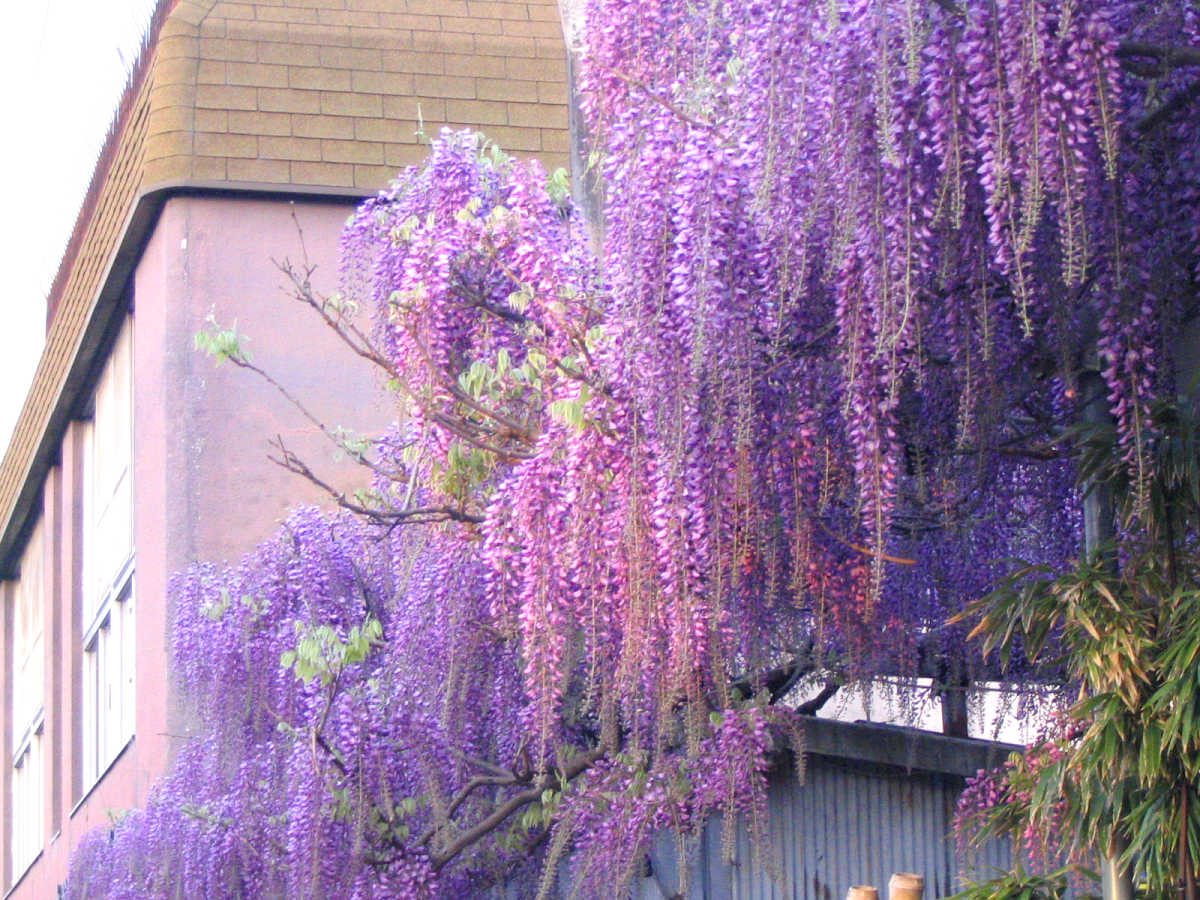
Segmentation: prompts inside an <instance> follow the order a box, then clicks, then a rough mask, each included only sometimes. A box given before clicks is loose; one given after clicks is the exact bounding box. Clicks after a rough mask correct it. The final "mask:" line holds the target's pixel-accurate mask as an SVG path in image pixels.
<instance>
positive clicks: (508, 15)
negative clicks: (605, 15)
mask: <svg viewBox="0 0 1200 900" xmlns="http://www.w3.org/2000/svg"><path fill="white" fill-rule="evenodd" d="M566 102H567V98H566V62H565V51H564V47H563V41H562V33H561V29H560V26H559V23H558V12H557V5H556V3H555V2H553V0H530V2H524V3H514V2H474V0H471V2H464V0H287V2H277V3H268V2H258V3H236V2H226V0H220V2H215V3H213V2H211V0H181V2H180V4H179V6H178V7H177V8H176V10H175V12H174V13H172V15H171V16H170V17H169V18H168V20H167V22H166V24H165V26H164V29H163V34H162V37H161V38H160V40H159V59H158V61H157V62H156V65H155V84H154V87H153V89H152V91H151V96H150V104H151V109H150V124H149V135H148V137H147V143H146V157H147V160H146V174H145V179H146V182H147V183H148V184H154V183H167V182H171V181H174V180H178V179H184V178H190V179H198V180H204V181H231V182H264V183H268V184H290V185H312V186H323V187H343V188H351V189H357V190H363V191H370V190H374V189H377V188H379V187H381V186H382V185H383V184H385V183H386V182H387V179H388V178H389V177H391V175H392V174H394V173H395V171H396V170H397V169H399V168H401V167H403V166H406V165H409V164H411V163H414V162H416V161H418V160H419V159H420V158H421V157H422V156H423V154H424V150H423V147H422V139H421V138H420V137H419V136H418V134H417V132H418V131H419V130H421V129H422V128H423V130H424V133H425V134H426V135H436V134H437V132H438V130H439V129H440V128H441V127H443V126H444V125H450V126H453V127H466V126H471V127H475V128H480V129H482V130H483V131H485V132H486V133H487V134H488V136H489V137H491V138H492V139H493V140H495V141H496V142H497V143H498V144H500V146H501V147H503V148H504V149H505V150H508V151H511V152H515V153H520V154H533V155H537V156H539V157H540V158H541V159H542V160H543V162H545V163H546V164H547V165H548V166H550V167H554V166H560V165H565V164H566V153H567V132H566V121H567V108H566Z"/></svg>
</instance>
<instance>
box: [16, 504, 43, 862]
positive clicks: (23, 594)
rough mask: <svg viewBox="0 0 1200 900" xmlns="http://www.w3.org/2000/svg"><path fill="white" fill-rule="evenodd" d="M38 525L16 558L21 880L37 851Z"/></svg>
mask: <svg viewBox="0 0 1200 900" xmlns="http://www.w3.org/2000/svg"><path fill="white" fill-rule="evenodd" d="M42 585H43V578H42V526H41V524H40V523H39V524H38V525H37V527H35V528H34V530H33V534H32V535H31V536H30V539H29V543H28V544H27V545H26V546H25V552H24V554H23V555H22V557H21V571H20V578H19V580H18V581H17V584H16V589H15V592H14V601H15V603H14V607H15V608H14V609H13V652H12V704H13V748H12V750H13V772H12V862H13V875H14V877H20V876H21V875H22V874H23V873H24V871H25V870H26V869H27V868H29V866H30V864H31V863H32V862H33V861H34V860H35V859H36V858H37V855H38V853H39V852H41V849H42V831H43V807H44V805H45V786H44V783H43V780H42V778H43V776H42V770H43V757H42V720H43V693H44V687H45V680H44V672H45V665H46V650H45V646H46V645H45V640H44V638H43V630H44V629H43V627H42V621H43V616H42V610H43V607H44V592H43V590H42Z"/></svg>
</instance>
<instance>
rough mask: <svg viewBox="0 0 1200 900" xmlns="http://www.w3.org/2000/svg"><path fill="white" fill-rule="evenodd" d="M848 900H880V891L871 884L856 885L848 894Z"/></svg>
mask: <svg viewBox="0 0 1200 900" xmlns="http://www.w3.org/2000/svg"><path fill="white" fill-rule="evenodd" d="M846 900H879V891H877V890H875V888H873V887H871V886H870V885H869V884H856V885H855V886H854V887H852V888H850V891H849V893H847V894H846Z"/></svg>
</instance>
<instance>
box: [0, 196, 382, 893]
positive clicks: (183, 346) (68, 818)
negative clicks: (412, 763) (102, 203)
mask: <svg viewBox="0 0 1200 900" xmlns="http://www.w3.org/2000/svg"><path fill="white" fill-rule="evenodd" d="M351 208H352V207H351V206H349V205H348V204H345V203H324V202H308V203H295V204H292V203H288V202H283V201H279V200H271V199H250V198H247V197H244V196H237V195H230V196H226V197H202V196H181V197H175V198H173V199H171V200H169V201H167V203H166V204H165V206H164V207H163V210H162V212H161V214H160V216H159V219H158V222H157V224H156V226H155V228H154V230H153V233H152V236H151V238H150V241H149V243H148V244H147V246H146V248H145V251H144V252H143V254H142V257H141V260H140V261H139V263H138V265H137V267H136V270H135V274H134V278H133V281H132V298H133V315H132V320H131V321H132V327H133V329H134V333H133V338H134V373H135V375H134V460H133V472H134V476H133V477H134V547H135V553H136V571H135V575H134V583H135V591H136V594H137V603H138V608H137V613H136V622H137V625H136V628H137V679H136V684H137V722H136V728H135V734H134V737H133V739H132V741H131V742H130V743H129V744H128V745H127V746H126V748H125V750H124V751H123V752H122V753H121V755H120V756H119V757H118V758H117V760H116V761H115V762H114V763H113V765H112V766H111V768H110V769H109V770H108V772H107V773H106V774H105V775H104V776H103V777H102V778H101V779H100V781H99V782H98V783H97V784H96V785H95V786H94V787H93V788H92V789H91V790H90V792H88V793H87V794H86V796H84V790H85V788H86V786H85V785H84V784H83V783H82V774H81V772H80V770H79V765H78V761H77V756H78V754H76V753H75V752H74V751H73V748H74V747H75V746H76V745H77V744H78V743H79V737H78V728H79V727H80V725H79V723H80V710H81V708H82V704H81V683H82V676H81V661H82V648H81V646H80V619H79V609H80V585H81V582H82V565H81V559H82V533H81V527H80V522H81V514H80V501H79V498H80V496H81V494H82V491H81V490H80V478H81V474H82V469H81V465H82V449H83V444H82V440H81V437H82V425H81V424H80V423H75V424H72V425H71V426H70V427H69V428H68V430H67V433H66V436H65V438H64V440H63V442H62V447H61V454H60V459H61V461H60V463H59V464H58V465H57V466H55V467H54V468H53V469H52V470H51V472H50V475H49V477H48V478H47V481H46V487H45V490H44V495H43V503H42V516H43V523H44V524H43V528H44V533H45V535H46V541H45V543H46V547H47V550H46V557H47V591H46V604H47V606H46V609H45V614H44V615H45V629H46V636H47V640H46V642H45V643H46V647H47V659H46V694H45V696H46V726H45V728H46V730H45V736H46V738H45V743H44V746H45V747H46V752H47V759H46V767H45V771H46V815H45V829H44V830H45V834H44V849H43V852H42V857H41V858H40V859H39V860H38V861H37V862H36V863H35V864H34V865H33V866H32V867H31V868H30V869H29V870H28V871H27V872H26V873H25V874H24V876H23V877H22V878H21V881H20V883H19V885H18V886H17V888H16V890H15V891H14V892H13V893H12V895H11V896H12V897H15V898H20V900H24V898H46V897H54V896H55V894H56V889H57V886H58V884H59V883H60V882H61V881H62V880H63V878H64V877H65V875H66V871H67V864H68V860H69V853H70V849H71V847H73V846H74V845H75V843H77V841H78V840H79V838H80V837H81V836H82V835H83V834H84V833H86V832H87V831H89V830H91V829H92V828H96V827H100V826H104V825H106V824H108V823H109V821H110V813H119V812H120V811H122V810H125V809H129V808H130V807H135V806H140V805H143V804H144V803H145V802H146V799H147V797H148V796H149V794H150V791H151V788H152V786H153V784H154V781H155V779H156V778H157V776H158V775H160V774H161V773H162V771H163V770H164V768H165V766H166V764H167V761H168V760H169V759H170V756H171V752H172V748H173V745H174V744H175V743H176V740H177V738H178V737H179V736H180V735H182V734H184V733H185V732H186V729H187V724H188V723H187V720H186V716H185V715H184V714H182V713H181V712H180V710H179V703H178V698H177V697H175V696H173V695H172V692H171V688H170V686H171V675H170V671H169V657H168V646H169V640H170V622H171V611H170V602H169V598H168V596H167V583H168V579H169V578H170V576H171V574H172V573H174V572H176V571H178V570H180V569H182V568H184V567H186V566H187V565H188V564H189V563H191V562H193V561H197V560H212V561H223V560H229V561H234V562H236V560H237V559H238V558H239V557H240V556H241V555H242V554H243V553H245V552H247V551H249V550H251V549H252V548H253V547H254V546H255V545H256V544H257V543H258V542H259V541H261V540H262V539H263V538H265V537H267V536H268V535H269V534H271V533H272V532H273V531H274V529H275V527H276V524H277V522H278V521H279V519H280V518H282V517H283V516H284V515H285V514H286V513H287V511H288V510H289V509H290V508H292V507H294V506H295V505H298V504H300V503H313V502H316V503H321V504H323V505H326V506H331V505H332V503H331V501H330V500H329V498H328V497H324V496H322V495H321V493H320V492H319V491H318V490H317V489H316V488H314V487H312V486H311V485H309V484H308V483H307V482H304V481H303V480H301V479H299V478H298V477H297V476H295V475H291V474H289V473H287V472H285V471H284V470H282V469H280V468H279V467H278V466H276V465H274V464H273V463H271V462H270V461H269V460H268V459H267V453H268V449H269V448H268V446H267V440H268V439H269V438H271V437H274V436H276V435H279V436H282V437H283V439H284V440H285V442H286V443H287V444H288V446H289V448H291V449H293V450H294V451H295V452H297V453H298V454H300V455H301V456H302V457H303V458H305V459H306V460H307V461H310V463H311V464H312V465H313V467H314V469H317V470H319V471H323V472H324V474H326V475H329V476H330V477H331V478H332V479H333V480H334V481H335V482H340V483H342V484H349V483H351V482H354V483H361V481H360V479H361V478H362V475H360V471H361V470H360V469H359V467H356V466H352V465H351V464H349V463H347V462H345V461H344V460H343V461H340V462H339V461H337V460H335V459H334V456H335V448H334V447H333V445H332V444H330V443H329V442H328V440H327V439H326V438H324V437H323V436H322V435H321V434H320V433H319V431H318V429H317V428H316V426H314V425H312V424H311V423H310V422H308V421H306V420H305V419H304V417H303V416H302V415H301V414H300V413H299V412H298V411H296V410H295V409H294V408H293V407H292V406H291V405H290V404H289V403H288V402H287V401H286V400H285V399H284V398H283V397H282V396H280V394H279V393H278V392H277V391H276V390H275V389H274V388H273V387H271V386H270V385H268V384H266V383H265V382H263V381H261V379H259V378H257V376H255V375H253V374H252V373H249V372H246V371H243V370H240V369H237V368H235V367H233V366H232V365H231V364H228V363H226V364H224V365H222V366H216V365H215V364H214V362H213V360H211V359H210V358H208V357H206V356H204V355H203V354H201V353H199V352H197V351H196V350H195V349H194V348H193V338H194V335H195V334H196V333H197V332H198V331H199V330H201V329H202V328H203V327H204V325H205V320H206V318H207V317H208V315H209V314H210V313H211V314H213V315H214V316H215V317H216V319H217V320H218V321H219V322H221V323H222V324H232V323H233V322H234V320H236V322H237V327H238V330H239V331H241V332H242V333H244V334H246V335H248V336H249V337H250V338H251V340H250V342H249V343H248V347H249V348H250V350H251V352H252V354H253V356H254V361H255V363H256V364H258V365H261V366H262V367H263V368H264V369H266V370H267V371H269V372H270V373H271V374H272V375H273V376H274V377H276V378H277V379H278V380H279V381H280V382H282V383H283V384H285V385H287V387H288V388H289V390H291V391H293V392H294V393H295V395H296V396H297V397H299V398H302V399H303V402H304V403H305V404H306V406H307V407H308V408H309V409H310V410H311V411H312V412H313V413H314V414H315V415H316V416H319V417H320V419H321V420H322V421H323V422H326V423H329V424H330V425H335V424H341V425H346V426H347V427H351V426H352V427H355V428H356V429H358V430H360V431H366V432H378V430H380V429H381V428H382V427H384V426H385V425H386V424H387V423H389V422H390V421H391V420H392V419H393V418H394V415H395V410H394V409H393V408H392V406H391V403H390V401H389V400H388V398H387V397H386V396H385V394H384V392H383V390H382V388H381V387H380V386H379V384H378V380H377V378H376V375H375V372H374V370H373V367H372V366H371V364H369V363H367V362H365V361H364V360H361V359H359V358H357V357H354V356H353V355H351V354H350V352H349V351H348V350H347V349H345V348H344V347H343V346H342V345H341V344H340V342H339V341H338V339H337V338H336V337H335V336H334V335H333V334H332V333H331V332H330V331H329V329H328V328H327V327H326V326H325V325H324V324H323V323H321V322H320V321H319V320H318V319H317V317H316V315H315V314H314V313H312V312H311V311H310V310H306V309H305V308H304V307H303V306H302V305H301V304H300V303H298V302H297V301H295V300H294V299H291V298H290V297H289V296H288V295H287V294H286V293H285V292H284V291H283V290H282V285H283V282H284V279H283V276H282V275H281V274H280V273H279V272H278V271H277V270H276V269H275V267H274V265H273V264H272V259H277V260H282V259H285V258H291V259H293V260H295V261H297V262H298V261H299V259H300V257H301V254H302V250H301V246H300V236H299V233H298V232H297V227H296V225H297V222H299V224H300V226H301V227H302V228H303V230H304V241H305V244H306V245H307V250H308V253H309V256H310V259H311V260H312V261H313V262H315V263H317V264H318V269H317V272H316V273H315V275H314V284H315V285H316V286H317V288H318V289H319V290H322V291H326V292H327V291H332V290H333V289H334V288H335V287H336V286H337V275H336V272H337V242H338V236H339V234H340V231H341V226H342V224H343V222H344V221H345V219H346V217H347V215H348V214H349V212H350V211H351ZM293 213H294V215H295V219H293ZM5 588H6V590H7V591H10V592H11V590H12V583H11V582H10V583H8V584H7V585H5ZM10 606H11V603H6V604H5V607H4V608H5V609H6V610H8V609H9V607H10ZM10 632H11V628H8V629H6V631H5V633H6V634H8V633H10ZM7 659H8V656H7V648H6V652H5V653H3V654H2V655H0V662H3V663H4V664H5V666H6V667H7ZM6 670H7V668H6ZM5 681H6V682H7V679H5ZM5 704H6V706H5V713H6V714H5V716H4V722H5V723H10V722H11V718H12V716H11V704H12V698H11V690H8V691H6V692H5ZM5 740H6V741H7V743H6V744H5V746H6V747H11V735H7V736H6V737H5ZM9 769H11V765H6V766H5V767H4V773H5V775H4V778H5V780H6V781H7V779H8V775H9ZM6 796H7V793H6ZM81 797H82V800H81ZM12 827H20V823H19V822H18V823H9V822H8V820H7V817H6V818H5V819H4V827H3V828H0V841H2V842H3V843H2V844H0V847H3V849H4V857H5V859H6V860H7V858H8V852H7V851H8V847H9V844H10V834H11V831H10V829H11V828H12ZM5 874H6V878H5V882H6V883H9V882H10V881H11V878H12V876H13V874H19V873H12V872H11V869H9V870H7V871H6V873H5Z"/></svg>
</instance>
